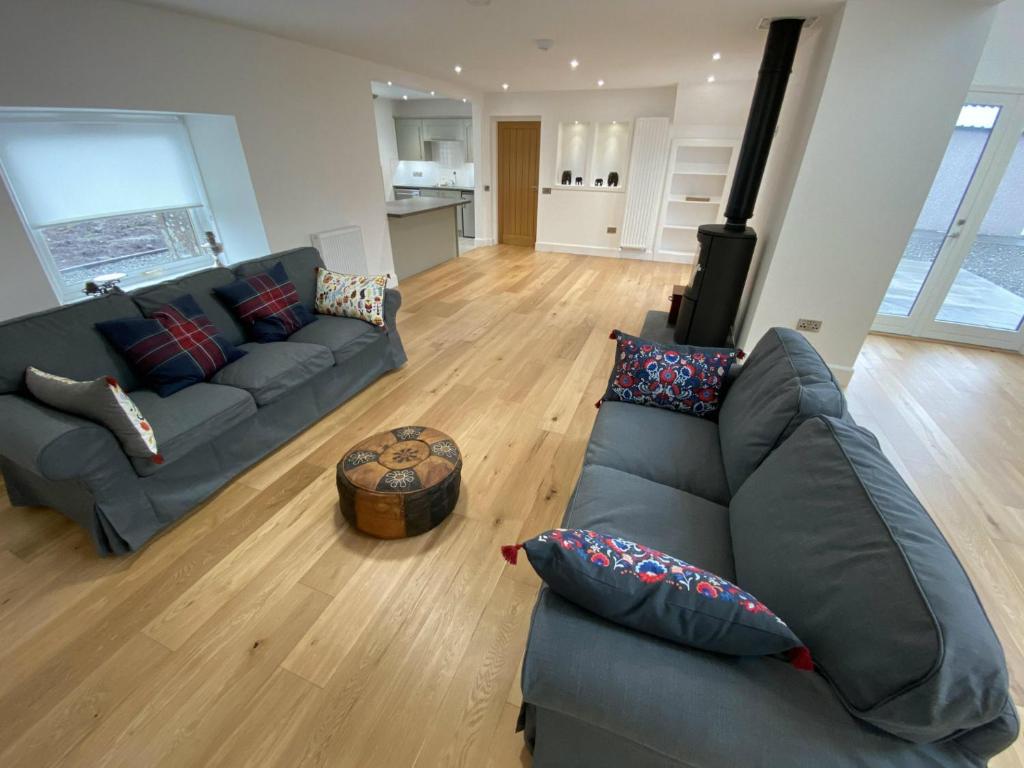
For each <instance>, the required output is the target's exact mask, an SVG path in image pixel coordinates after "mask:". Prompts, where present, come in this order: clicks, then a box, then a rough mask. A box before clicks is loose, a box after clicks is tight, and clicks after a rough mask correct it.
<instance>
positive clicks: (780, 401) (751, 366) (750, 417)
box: [718, 328, 846, 493]
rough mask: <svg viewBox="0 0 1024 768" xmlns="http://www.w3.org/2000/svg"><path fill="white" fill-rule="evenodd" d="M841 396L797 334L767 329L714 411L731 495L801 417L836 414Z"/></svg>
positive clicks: (840, 407)
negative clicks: (716, 412)
mask: <svg viewBox="0 0 1024 768" xmlns="http://www.w3.org/2000/svg"><path fill="white" fill-rule="evenodd" d="M845 412H846V400H845V398H844V397H843V392H842V390H841V389H840V387H839V384H838V383H837V382H836V380H835V377H834V376H833V375H832V371H831V370H830V369H829V367H828V365H826V364H825V361H824V360H822V359H821V356H820V355H819V354H818V352H817V351H816V350H815V349H814V347H813V346H811V343H810V342H809V341H807V339H805V338H804V337H803V336H802V335H801V334H800V333H798V332H797V331H794V330H791V329H789V328H772V329H771V330H769V331H768V332H767V333H765V335H764V336H762V337H761V340H760V341H758V342H757V346H755V347H754V351H753V352H751V353H750V356H749V358H748V359H747V362H746V363H744V364H743V367H742V368H741V371H740V375H739V376H737V377H736V379H735V380H734V381H733V382H732V384H731V385H730V386H729V390H728V394H727V395H726V396H725V398H724V400H723V402H722V407H721V409H720V410H719V414H718V426H719V438H720V440H721V450H722V460H723V462H724V464H725V475H726V478H727V479H728V481H729V490H730V491H731V492H732V493H736V491H737V490H739V487H740V486H741V485H743V481H744V480H746V479H747V478H748V477H750V473H751V472H753V471H754V470H755V469H757V467H758V466H759V465H760V464H761V462H762V461H764V458H765V457H766V456H767V455H768V454H769V453H771V451H772V450H773V449H774V448H775V447H776V446H778V445H779V444H780V443H781V442H782V441H783V440H785V439H786V438H787V437H789V436H790V435H791V434H793V431H794V430H795V429H796V428H797V427H799V426H800V425H801V424H803V423H804V422H805V421H806V420H807V419H809V418H812V417H814V416H819V415H821V416H833V417H835V418H839V417H841V416H843V414H844V413H845Z"/></svg>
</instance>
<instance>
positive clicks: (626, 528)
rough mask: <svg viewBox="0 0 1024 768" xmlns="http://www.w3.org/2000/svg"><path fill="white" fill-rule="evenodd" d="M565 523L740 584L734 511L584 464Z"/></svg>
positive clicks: (697, 497) (603, 468)
mask: <svg viewBox="0 0 1024 768" xmlns="http://www.w3.org/2000/svg"><path fill="white" fill-rule="evenodd" d="M633 407H636V406H633ZM639 410H648V409H645V408H640V409H639ZM650 410H653V409H650ZM655 412H656V413H657V411H655ZM562 525H563V526H564V527H566V528H588V529H590V530H592V531H600V532H601V533H607V534H611V535H614V536H621V537H623V538H625V539H629V540H630V541H638V542H641V543H643V544H645V545H646V546H648V547H652V548H654V549H659V550H661V551H662V552H667V553H669V554H671V555H673V556H675V557H678V558H680V559H681V560H685V561H686V562H688V563H692V564H693V565H697V566H700V567H701V568H703V569H705V570H708V571H711V572H712V573H716V574H718V575H719V576H721V577H722V578H725V579H729V580H730V581H735V579H734V578H733V573H734V569H733V563H732V545H731V542H730V540H729V510H728V509H726V508H725V507H723V506H721V505H719V504H715V503H714V502H712V501H708V500H707V499H702V498H701V497H699V496H694V495H693V494H692V493H686V492H685V491H680V490H679V489H678V488H672V487H670V486H668V485H661V484H660V483H655V482H652V481H651V480H647V479H646V478H643V477H639V476H637V475H631V474H629V473H627V472H622V471H620V470H617V469H612V468H610V467H602V466H600V465H589V466H585V467H584V468H583V472H582V473H581V474H580V478H579V481H578V482H577V484H576V490H575V491H574V492H573V495H572V500H571V501H570V502H569V508H568V509H567V510H566V512H565V519H564V521H563V523H562ZM740 586H745V585H743V584H741V585H740ZM755 594H756V593H755ZM769 605H771V603H769ZM780 615H782V616H784V615H785V614H780Z"/></svg>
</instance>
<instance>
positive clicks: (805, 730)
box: [522, 589, 1009, 768]
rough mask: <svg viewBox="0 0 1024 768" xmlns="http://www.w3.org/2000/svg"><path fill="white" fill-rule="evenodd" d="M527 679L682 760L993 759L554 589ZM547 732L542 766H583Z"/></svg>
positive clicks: (762, 662) (535, 634) (854, 764)
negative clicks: (636, 626)
mask: <svg viewBox="0 0 1024 768" xmlns="http://www.w3.org/2000/svg"><path fill="white" fill-rule="evenodd" d="M758 596H759V597H761V596H760V595H758ZM769 605H770V604H769ZM522 685H523V700H524V701H526V702H528V703H530V704H533V705H536V706H538V707H543V708H546V709H548V710H550V711H554V712H561V713H563V714H565V715H569V716H571V717H573V718H575V719H577V720H579V721H582V722H585V723H589V724H591V725H592V726H595V727H597V728H601V729H603V730H604V731H606V732H608V733H610V734H614V735H616V736H618V737H619V738H622V739H627V740H630V741H632V742H635V743H638V744H643V745H645V746H646V747H648V748H650V749H651V750H652V751H653V752H654V753H656V754H659V755H665V756H669V757H671V758H672V759H673V760H674V761H675V762H674V764H677V765H680V766H695V767H696V766H699V767H700V768H711V767H712V766H737V767H740V766H743V767H744V768H746V767H747V766H749V767H750V768H755V767H757V768H776V767H778V768H825V767H826V766H827V768H865V766H870V767H871V768H936V767H937V766H973V767H974V768H981V766H983V765H984V760H983V759H975V758H973V757H969V756H967V755H965V753H964V752H962V751H961V750H960V749H959V748H958V747H957V746H956V745H955V744H954V743H949V742H947V743H943V744H912V743H911V742H909V741H905V740H903V739H898V738H895V737H893V736H891V735H889V734H887V733H884V732H883V731H880V730H878V729H876V728H872V727H871V726H869V725H867V724H866V723H863V722H861V721H859V720H857V719H856V718H854V717H850V715H849V714H848V713H847V712H846V710H845V709H843V706H842V704H841V703H840V702H839V699H838V698H836V696H835V695H834V694H833V693H832V691H831V689H830V688H829V685H828V683H827V682H826V681H825V679H824V678H822V677H821V676H820V675H814V674H808V673H806V672H801V671H799V670H796V669H793V668H792V667H791V666H790V665H789V664H787V663H785V662H784V661H779V660H776V659H771V658H768V659H766V658H743V657H728V656H720V655H718V654H713V653H707V652H705V651H699V650H696V649H692V648H684V647H683V646H680V645H675V644H674V643H669V642H666V641H664V640H661V639H659V638H656V637H651V636H650V635H645V634H643V633H640V632H636V631H634V630H631V629H627V628H625V627H620V626H617V625H616V624H613V623H611V622H609V621H607V620H605V619H602V618H601V617H600V616H595V615H594V614H592V613H590V612H589V611H585V610H583V609H582V608H579V607H577V606H575V605H573V604H572V603H570V602H569V601H567V600H565V599H563V598H561V597H559V596H558V595H556V594H554V593H553V592H552V591H551V590H550V589H542V590H541V593H540V597H539V599H538V601H537V606H536V608H535V609H534V612H533V622H532V626H531V628H530V637H529V641H528V643H527V652H526V657H525V659H524V661H523V674H522ZM551 736H552V737H554V738H557V735H555V734H551ZM542 738H543V734H542V733H540V732H538V734H537V754H542V753H543V754H546V755H547V756H548V759H547V761H545V762H544V763H543V765H545V766H554V765H559V766H562V765H579V764H580V763H577V762H575V761H574V760H573V757H572V755H571V754H567V753H565V752H564V751H562V752H560V751H559V750H558V749H557V744H556V745H552V744H550V743H545V744H542V743H541V739H542ZM609 741H610V743H611V744H614V743H615V740H609ZM1008 743H1009V742H1003V746H1006V744H1008ZM612 749H613V750H614V747H612ZM538 764H539V761H538ZM596 764H597V765H606V764H607V765H621V764H622V763H621V762H616V761H615V760H614V759H609V760H605V761H601V762H598V763H596ZM627 764H629V765H645V766H646V765H648V763H646V762H644V763H627Z"/></svg>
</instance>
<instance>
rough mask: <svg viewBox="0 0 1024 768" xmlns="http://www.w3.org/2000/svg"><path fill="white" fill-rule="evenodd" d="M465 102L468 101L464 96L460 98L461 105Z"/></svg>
mask: <svg viewBox="0 0 1024 768" xmlns="http://www.w3.org/2000/svg"><path fill="white" fill-rule="evenodd" d="M467 101H469V99H467V98H466V97H465V96H463V97H462V103H463V104H465V103H466V102H467Z"/></svg>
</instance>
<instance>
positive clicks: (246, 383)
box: [213, 341, 334, 406]
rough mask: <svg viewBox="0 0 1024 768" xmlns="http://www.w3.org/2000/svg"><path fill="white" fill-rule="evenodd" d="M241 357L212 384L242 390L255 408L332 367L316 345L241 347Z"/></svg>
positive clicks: (323, 350)
mask: <svg viewBox="0 0 1024 768" xmlns="http://www.w3.org/2000/svg"><path fill="white" fill-rule="evenodd" d="M240 349H242V350H244V351H245V352H246V355H245V357H243V358H242V359H241V360H236V361H235V362H234V363H232V364H231V365H228V366H226V367H224V368H222V369H221V370H220V371H218V372H217V375H216V376H214V377H213V383H214V384H222V385H224V386H227V387H237V388H239V389H244V390H245V391H246V392H248V393H249V394H250V395H252V396H253V399H254V400H255V401H256V404H257V405H261V406H262V405H267V404H268V403H272V402H274V400H276V399H277V398H279V397H281V396H282V395H284V394H286V393H288V392H290V391H291V390H293V389H295V387H298V386H301V385H302V384H305V383H306V382H307V381H309V380H310V379H312V378H313V377H314V376H316V375H317V374H318V373H320V372H321V371H326V370H327V369H328V368H330V367H332V366H333V365H334V357H333V356H332V355H331V352H330V350H329V349H327V348H326V347H321V346H320V345H318V344H298V343H296V342H293V341H271V342H267V343H265V344H256V343H249V344H243V345H242V346H241V347H240Z"/></svg>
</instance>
